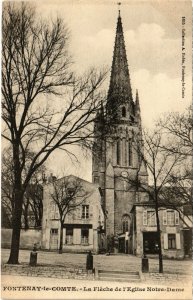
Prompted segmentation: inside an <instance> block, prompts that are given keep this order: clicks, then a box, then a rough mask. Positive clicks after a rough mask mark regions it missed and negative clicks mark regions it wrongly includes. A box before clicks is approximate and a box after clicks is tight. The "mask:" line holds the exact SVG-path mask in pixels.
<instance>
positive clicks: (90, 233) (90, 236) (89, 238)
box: [88, 228, 93, 245]
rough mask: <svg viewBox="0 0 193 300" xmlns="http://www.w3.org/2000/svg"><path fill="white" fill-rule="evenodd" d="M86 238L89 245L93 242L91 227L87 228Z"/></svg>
mask: <svg viewBox="0 0 193 300" xmlns="http://www.w3.org/2000/svg"><path fill="white" fill-rule="evenodd" d="M88 240H89V245H92V244H93V229H92V228H90V229H89V234H88Z"/></svg>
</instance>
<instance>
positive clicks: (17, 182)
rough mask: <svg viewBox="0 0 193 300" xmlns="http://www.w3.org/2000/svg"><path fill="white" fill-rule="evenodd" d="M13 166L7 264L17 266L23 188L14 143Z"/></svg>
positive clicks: (16, 147) (16, 145)
mask: <svg viewBox="0 0 193 300" xmlns="http://www.w3.org/2000/svg"><path fill="white" fill-rule="evenodd" d="M13 165H14V184H13V195H14V196H13V197H14V198H13V200H14V211H13V230H12V238H11V252H10V256H9V260H8V262H7V263H8V264H18V263H19V261H18V258H19V243H20V229H21V215H22V205H23V196H24V193H23V188H22V180H21V170H20V160H19V143H18V142H17V141H15V143H14V144H13Z"/></svg>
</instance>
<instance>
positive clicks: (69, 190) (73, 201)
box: [51, 176, 90, 253]
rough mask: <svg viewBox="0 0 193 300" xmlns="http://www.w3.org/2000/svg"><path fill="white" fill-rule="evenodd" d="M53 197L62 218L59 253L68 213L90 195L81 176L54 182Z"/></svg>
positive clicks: (74, 209)
mask: <svg viewBox="0 0 193 300" xmlns="http://www.w3.org/2000/svg"><path fill="white" fill-rule="evenodd" d="M52 189H53V191H52V192H51V198H52V199H53V201H54V203H55V204H56V206H57V208H58V212H59V218H60V245H59V253H62V247H63V228H64V223H65V219H66V216H67V214H68V215H70V214H72V213H73V212H75V211H76V209H77V208H78V207H80V206H81V205H82V204H83V203H84V202H85V200H86V199H87V198H88V196H89V195H90V193H89V192H87V191H85V190H84V187H83V185H82V183H81V180H80V179H79V178H74V177H73V178H72V177H71V176H70V177H63V178H62V179H60V180H54V181H53V182H52Z"/></svg>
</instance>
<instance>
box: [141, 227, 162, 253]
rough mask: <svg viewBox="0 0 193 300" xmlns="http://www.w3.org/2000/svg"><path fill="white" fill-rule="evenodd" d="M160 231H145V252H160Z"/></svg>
mask: <svg viewBox="0 0 193 300" xmlns="http://www.w3.org/2000/svg"><path fill="white" fill-rule="evenodd" d="M158 250H159V247H158V233H157V232H143V253H144V254H158Z"/></svg>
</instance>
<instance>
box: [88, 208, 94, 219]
mask: <svg viewBox="0 0 193 300" xmlns="http://www.w3.org/2000/svg"><path fill="white" fill-rule="evenodd" d="M88 209H89V217H90V218H92V217H93V206H92V205H89V208H88Z"/></svg>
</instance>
